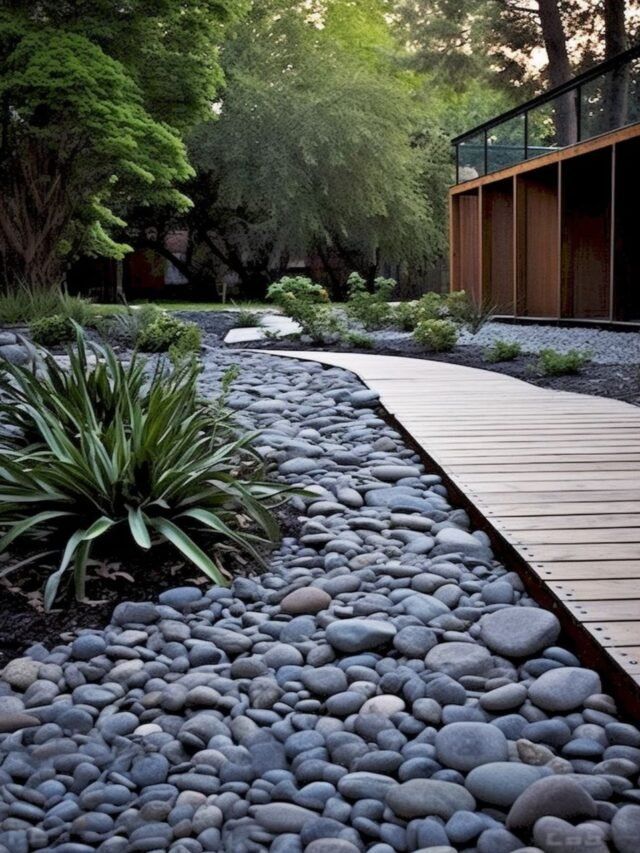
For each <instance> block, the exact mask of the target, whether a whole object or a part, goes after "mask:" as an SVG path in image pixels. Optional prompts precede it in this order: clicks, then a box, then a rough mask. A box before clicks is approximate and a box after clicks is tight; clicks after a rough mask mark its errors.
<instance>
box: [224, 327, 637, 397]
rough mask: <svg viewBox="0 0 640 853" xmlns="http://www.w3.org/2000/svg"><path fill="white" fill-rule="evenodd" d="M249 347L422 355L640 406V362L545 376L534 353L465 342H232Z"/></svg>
mask: <svg viewBox="0 0 640 853" xmlns="http://www.w3.org/2000/svg"><path fill="white" fill-rule="evenodd" d="M231 346H233V347H236V348H242V349H247V348H248V347H250V348H251V349H278V350H313V351H319V352H361V353H367V354H375V355H398V356H404V357H405V358H419V359H426V360H429V361H446V362H450V363H451V364H462V365H465V366H466V367H476V368H480V369H481V370H492V371H495V372H496V373H505V374H507V375H508V376H514V377H516V378H517V379H523V380H524V381H525V382H530V383H531V384H532V385H539V386H541V387H543V388H553V389H555V390H556V391H574V392H576V393H578V394H591V395H594V396H597V397H612V398H614V399H616V400H623V401H624V402H626V403H632V404H633V405H634V406H640V365H637V364H596V363H592V364H589V365H587V366H586V367H585V368H584V370H583V371H582V372H581V373H578V374H576V375H570V376H543V375H542V374H541V373H540V372H539V371H538V370H537V367H536V363H537V359H536V357H535V356H533V355H521V356H519V357H518V358H516V359H515V360H514V361H503V362H500V363H498V364H489V363H487V362H486V361H485V360H484V358H483V352H484V350H483V348H482V347H479V346H472V345H465V346H462V347H456V349H454V350H453V351H452V352H443V353H425V352H422V351H420V350H419V349H418V347H417V346H416V345H415V344H413V343H412V342H410V341H408V342H407V344H406V346H394V347H384V346H376V347H375V348H374V349H360V348H354V347H348V346H344V345H341V344H339V343H338V344H332V345H331V346H321V345H319V344H304V343H302V342H301V341H299V340H293V339H287V338H282V339H281V340H278V341H276V342H275V343H274V342H273V341H255V342H252V343H251V344H250V345H249V344H238V345H235V344H234V345H231Z"/></svg>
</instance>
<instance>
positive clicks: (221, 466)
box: [0, 327, 289, 609]
mask: <svg viewBox="0 0 640 853" xmlns="http://www.w3.org/2000/svg"><path fill="white" fill-rule="evenodd" d="M76 335H77V339H76V346H75V349H73V350H70V351H69V361H70V365H69V368H68V369H66V368H63V367H61V366H60V365H59V364H58V363H57V362H56V360H55V359H54V358H53V357H52V356H50V355H48V354H47V355H44V356H42V357H41V360H40V363H39V365H38V366H37V369H33V370H31V369H28V368H23V367H18V366H14V365H10V364H5V365H3V368H2V372H3V376H2V379H4V382H3V388H4V390H3V395H2V400H1V402H0V528H1V529H2V530H3V531H4V536H3V537H2V539H1V540H0V552H4V551H5V550H7V549H8V548H9V546H10V545H11V544H12V543H13V542H14V540H16V539H18V538H19V537H30V538H31V539H36V540H39V541H40V542H42V541H44V542H45V545H46V548H47V549H54V550H58V551H59V552H60V555H61V556H60V562H59V564H58V566H57V568H56V570H55V571H54V572H53V573H52V574H51V575H50V576H49V577H48V579H47V581H46V583H45V589H44V604H45V608H46V609H50V608H51V606H52V604H53V602H54V600H55V598H56V596H57V594H58V591H59V587H60V583H61V581H62V579H63V578H64V577H65V574H66V573H67V572H68V571H70V570H71V569H72V571H73V577H74V585H75V593H76V597H77V598H78V599H82V598H84V595H85V582H86V567H87V561H88V559H89V556H90V552H91V549H92V548H93V547H94V546H95V545H96V543H97V541H98V540H102V541H104V539H103V537H105V536H106V535H107V534H110V536H109V540H110V543H111V547H112V548H113V547H116V548H125V547H128V546H129V545H130V544H135V545H137V546H139V547H140V548H142V549H143V550H145V551H148V550H149V549H150V548H152V547H153V546H154V545H156V544H158V543H161V542H169V543H171V545H173V546H174V547H175V548H176V549H177V550H178V551H179V552H180V553H181V554H182V555H183V556H184V557H186V558H187V559H188V560H190V561H191V562H193V563H194V564H195V565H196V566H198V567H199V568H200V569H201V570H202V571H203V572H204V573H205V574H206V575H207V576H208V577H209V578H210V579H211V580H212V581H213V582H215V583H217V584H225V583H226V578H225V576H224V574H223V571H222V570H221V567H220V564H219V560H218V556H217V553H218V552H219V551H220V550H226V551H229V550H231V551H236V552H237V551H245V552H248V553H249V554H251V555H252V556H253V557H254V558H255V559H257V560H260V554H259V552H258V550H257V549H256V546H257V545H258V544H259V543H260V542H265V541H268V540H271V541H274V540H276V539H277V537H278V535H279V529H278V524H277V522H276V520H275V517H274V515H273V513H272V512H271V511H270V508H271V507H272V506H273V505H274V504H275V503H277V502H278V501H279V500H282V499H283V496H284V494H285V493H286V492H287V491H289V490H288V489H287V488H286V487H283V486H281V485H279V484H276V483H271V482H265V481H264V479H263V471H262V467H261V464H260V460H259V457H258V456H257V455H256V453H255V451H253V450H252V448H251V442H252V440H253V438H254V435H253V434H244V435H238V434H236V433H235V432H234V430H233V428H232V427H231V426H230V422H229V419H228V416H227V414H226V412H224V411H222V412H221V411H220V410H219V408H218V407H216V406H215V405H212V404H211V403H207V402H205V401H202V400H200V399H199V397H198V394H197V388H196V380H197V375H198V367H197V365H194V364H193V363H185V364H184V365H182V366H180V367H177V368H176V369H175V370H173V371H172V372H169V373H167V372H166V370H165V371H164V372H163V371H162V370H160V369H156V370H155V371H154V372H151V373H150V372H149V371H148V370H147V369H146V367H145V364H144V362H142V361H140V360H139V359H137V358H136V357H134V358H133V359H132V360H131V362H130V363H129V364H128V365H124V364H122V363H121V362H120V361H119V360H118V359H117V357H116V356H115V354H114V352H113V350H111V349H110V348H109V347H106V346H105V347H103V346H98V345H96V344H87V343H86V342H85V339H84V335H83V333H82V331H81V329H80V328H79V327H77V328H76ZM250 527H253V528H254V529H258V530H259V531H260V535H257V534H255V533H251V532H247V531H248V528H250ZM114 532H118V533H119V534H120V535H118V536H113V535H111V534H113V533H114ZM205 532H206V533H208V534H213V541H212V543H211V550H212V553H211V554H209V553H205V551H204V550H203V547H201V545H200V544H198V543H197V542H196V541H195V538H194V536H196V537H197V536H198V535H199V534H202V533H205ZM264 537H266V539H265V538H264ZM21 565H24V563H22V564H21ZM10 571H11V566H10V567H9V568H8V569H5V570H4V572H3V574H8V573H9V572H10Z"/></svg>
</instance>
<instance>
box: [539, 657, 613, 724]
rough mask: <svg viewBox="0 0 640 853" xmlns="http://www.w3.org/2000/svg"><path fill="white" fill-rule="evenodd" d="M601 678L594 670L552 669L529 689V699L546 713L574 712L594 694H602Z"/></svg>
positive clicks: (571, 667)
mask: <svg viewBox="0 0 640 853" xmlns="http://www.w3.org/2000/svg"><path fill="white" fill-rule="evenodd" d="M601 690H602V686H601V684H600V676H599V675H598V673H597V672H594V671H593V670H592V669H583V668H582V667H578V666H563V667H560V668H558V669H550V670H548V672H545V673H543V674H542V675H541V676H540V677H539V678H537V679H536V680H535V681H534V682H533V684H532V685H531V687H530V688H529V699H531V701H532V702H533V703H534V705H537V706H538V708H542V709H543V710H544V711H551V712H553V713H557V712H558V711H572V710H573V709H574V708H579V707H580V706H581V705H583V704H584V702H585V699H587V698H588V697H589V696H591V695H592V694H593V693H600V691H601Z"/></svg>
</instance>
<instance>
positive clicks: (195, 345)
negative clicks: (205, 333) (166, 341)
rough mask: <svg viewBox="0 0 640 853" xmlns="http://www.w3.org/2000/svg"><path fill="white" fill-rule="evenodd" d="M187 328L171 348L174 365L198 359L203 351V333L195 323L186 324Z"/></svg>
mask: <svg viewBox="0 0 640 853" xmlns="http://www.w3.org/2000/svg"><path fill="white" fill-rule="evenodd" d="M185 325H186V328H185V329H184V331H183V332H182V333H181V334H180V336H179V337H178V339H177V340H176V341H175V342H174V343H172V344H171V346H170V347H169V358H170V359H171V362H172V363H173V364H176V365H177V364H180V363H181V362H182V361H185V360H187V361H188V360H190V359H194V358H197V356H198V354H199V353H200V350H201V349H202V333H201V332H200V329H199V328H198V326H196V325H195V323H186V324H185Z"/></svg>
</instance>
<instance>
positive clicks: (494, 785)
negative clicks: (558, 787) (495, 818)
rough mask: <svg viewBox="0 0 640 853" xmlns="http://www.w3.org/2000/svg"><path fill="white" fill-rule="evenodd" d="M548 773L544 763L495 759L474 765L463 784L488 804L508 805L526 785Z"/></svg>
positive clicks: (549, 771) (477, 797) (513, 801)
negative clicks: (524, 762) (531, 763)
mask: <svg viewBox="0 0 640 853" xmlns="http://www.w3.org/2000/svg"><path fill="white" fill-rule="evenodd" d="M543 776H551V770H549V769H548V768H547V767H533V766H532V765H530V764H522V763H521V762H519V761H495V762H492V763H491V764H483V765H481V766H480V767H475V768H474V769H473V770H472V771H471V772H470V773H469V775H468V776H467V778H466V781H465V785H466V787H467V788H468V789H469V790H470V791H471V793H472V794H473V796H474V797H475V798H476V799H478V800H481V801H482V802H484V803H490V804H491V805H492V806H511V805H513V803H515V801H516V800H517V799H518V797H519V796H520V794H521V793H522V792H523V791H525V790H526V789H527V788H528V787H529V785H533V783H534V782H537V781H538V779H542V778H543Z"/></svg>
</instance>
